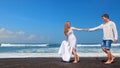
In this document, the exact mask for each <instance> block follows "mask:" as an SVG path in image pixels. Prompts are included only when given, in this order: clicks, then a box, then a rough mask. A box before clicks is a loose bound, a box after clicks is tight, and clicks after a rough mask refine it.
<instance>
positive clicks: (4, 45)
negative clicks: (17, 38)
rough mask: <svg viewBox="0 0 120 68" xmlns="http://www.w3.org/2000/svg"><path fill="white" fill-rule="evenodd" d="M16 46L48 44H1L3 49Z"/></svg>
mask: <svg viewBox="0 0 120 68" xmlns="http://www.w3.org/2000/svg"><path fill="white" fill-rule="evenodd" d="M14 46H48V44H1V47H14Z"/></svg>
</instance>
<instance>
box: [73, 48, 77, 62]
mask: <svg viewBox="0 0 120 68" xmlns="http://www.w3.org/2000/svg"><path fill="white" fill-rule="evenodd" d="M72 53H73V55H74V61H73V63H77V62H78V58H77V57H78V56H77V53H76V50H75V49H73V50H72Z"/></svg>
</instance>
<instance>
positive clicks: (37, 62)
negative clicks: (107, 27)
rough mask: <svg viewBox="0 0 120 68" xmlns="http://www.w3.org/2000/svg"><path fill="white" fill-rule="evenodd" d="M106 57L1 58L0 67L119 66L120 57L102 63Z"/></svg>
mask: <svg viewBox="0 0 120 68" xmlns="http://www.w3.org/2000/svg"><path fill="white" fill-rule="evenodd" d="M106 59H107V58H106V57H81V58H80V62H79V63H76V64H74V63H72V60H73V59H71V62H69V63H68V62H63V61H62V59H61V58H44V57H43V58H39V57H38V58H4V59H3V58H2V59H0V68H120V57H117V58H116V59H115V61H114V62H113V63H112V64H109V65H106V64H104V62H105V60H106Z"/></svg>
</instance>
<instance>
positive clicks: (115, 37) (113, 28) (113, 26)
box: [112, 23, 118, 42]
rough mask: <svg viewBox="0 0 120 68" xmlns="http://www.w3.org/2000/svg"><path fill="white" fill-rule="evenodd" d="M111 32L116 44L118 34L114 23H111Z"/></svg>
mask: <svg viewBox="0 0 120 68" xmlns="http://www.w3.org/2000/svg"><path fill="white" fill-rule="evenodd" d="M112 30H113V33H114V42H117V41H118V32H117V28H116V25H115V23H113V25H112Z"/></svg>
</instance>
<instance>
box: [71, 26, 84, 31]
mask: <svg viewBox="0 0 120 68" xmlns="http://www.w3.org/2000/svg"><path fill="white" fill-rule="evenodd" d="M71 29H72V30H78V31H82V30H84V29H82V28H75V27H71Z"/></svg>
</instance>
